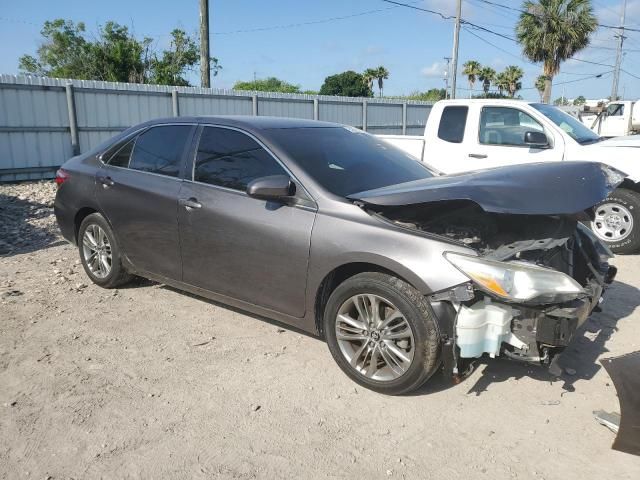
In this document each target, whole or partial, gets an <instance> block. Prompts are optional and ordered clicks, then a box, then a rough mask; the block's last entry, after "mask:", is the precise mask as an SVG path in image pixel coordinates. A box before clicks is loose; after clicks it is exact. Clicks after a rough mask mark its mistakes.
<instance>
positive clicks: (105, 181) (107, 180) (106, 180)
mask: <svg viewBox="0 0 640 480" xmlns="http://www.w3.org/2000/svg"><path fill="white" fill-rule="evenodd" d="M98 182H100V183H101V184H102V187H103V188H109V187H113V186H114V185H115V183H116V182H114V181H113V179H112V178H111V177H98Z"/></svg>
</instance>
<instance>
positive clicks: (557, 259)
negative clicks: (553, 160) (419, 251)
mask: <svg viewBox="0 0 640 480" xmlns="http://www.w3.org/2000/svg"><path fill="white" fill-rule="evenodd" d="M519 167H520V166H518V167H515V166H514V167H511V168H509V169H494V170H486V171H482V172H476V173H475V174H473V175H471V174H470V175H460V176H451V177H436V179H435V181H434V182H432V184H436V185H438V187H437V188H436V190H437V199H436V197H434V196H433V193H434V190H433V189H432V188H431V185H430V182H428V181H426V182H421V183H422V184H421V185H419V186H418V185H413V186H411V187H410V188H407V187H406V186H404V187H402V188H401V189H395V190H394V191H392V192H389V191H386V192H380V191H371V192H365V193H363V194H359V195H358V197H359V201H362V202H363V205H364V206H365V208H367V209H368V210H369V211H370V212H372V213H373V214H375V215H378V216H380V217H383V218H384V219H385V220H386V221H389V222H392V223H394V224H395V225H396V226H398V227H400V228H405V229H408V230H409V231H414V232H416V233H420V234H424V235H427V236H433V237H432V238H439V239H446V241H448V242H452V243H455V244H458V245H460V244H462V245H465V246H467V247H469V249H470V253H469V254H464V253H459V252H446V253H445V254H444V255H445V258H446V259H447V261H448V262H449V263H450V264H451V265H452V266H453V267H454V268H456V269H457V270H459V271H460V272H461V273H463V274H464V275H465V276H466V277H467V278H468V279H469V281H468V282H467V283H464V284H461V285H456V286H453V287H451V288H450V289H448V290H445V291H440V292H436V293H434V294H432V295H430V301H431V305H432V306H433V310H434V313H435V314H436V316H437V318H438V321H439V324H440V328H441V336H442V354H443V363H444V369H445V372H448V373H450V374H451V375H452V376H453V377H454V378H460V377H459V376H460V375H462V374H464V373H465V371H467V370H468V369H469V366H470V365H471V364H472V360H473V359H475V358H479V357H481V356H483V355H485V354H488V355H489V356H491V357H496V356H500V355H503V356H506V357H509V358H511V359H515V360H521V361H526V362H532V363H538V364H546V365H548V364H550V362H551V360H552V358H553V357H554V355H556V354H557V353H559V352H561V351H562V350H563V349H564V348H565V347H566V346H567V345H568V344H569V342H570V340H571V338H572V337H573V335H574V333H575V332H576V330H577V329H578V328H579V327H580V325H582V324H583V323H584V322H585V320H586V319H587V318H588V316H589V315H590V313H591V312H592V311H593V310H594V309H597V308H599V303H600V302H601V301H602V295H603V292H604V290H605V288H606V286H607V285H608V284H610V283H611V282H612V281H613V279H614V278H615V275H616V269H615V267H613V266H611V265H609V263H608V261H609V259H610V258H611V257H612V256H613V254H612V253H611V252H610V251H609V249H608V248H607V247H606V246H604V245H603V244H602V243H601V242H600V241H599V240H598V239H597V238H596V237H595V235H594V234H593V233H592V232H591V231H590V230H589V229H588V228H587V227H585V226H584V225H583V224H582V223H581V222H584V221H587V220H589V215H590V213H589V212H590V209H591V207H592V206H593V205H595V204H596V203H598V202H599V201H600V200H602V199H603V198H605V197H606V196H607V195H608V194H609V193H610V191H612V190H613V189H614V188H615V187H616V186H617V184H618V183H620V182H621V181H622V179H623V178H624V174H621V173H620V172H617V171H615V170H612V169H609V167H606V166H604V165H601V164H594V163H590V164H586V163H582V162H573V163H569V162H566V163H562V164H547V165H544V166H542V165H541V168H540V169H537V170H536V169H530V170H531V172H532V173H534V172H535V173H536V175H537V176H538V177H542V179H540V178H531V177H529V178H526V177H524V178H523V177H522V175H526V174H527V171H526V170H527V169H526V168H525V169H521V168H519ZM527 167H528V166H527ZM442 179H445V180H444V181H443V180H442ZM451 179H454V181H453V182H452V181H451ZM575 179H580V181H578V182H576V181H575ZM571 180H572V181H571ZM540 182H542V183H540ZM447 184H448V185H453V188H447ZM443 185H444V187H443ZM492 186H493V187H494V188H491V187H492ZM398 190H404V191H403V192H400V193H399V192H398ZM501 194H502V195H501ZM540 195H543V197H544V198H536V197H537V196H540ZM391 197H395V198H391ZM501 197H502V198H503V200H501ZM505 199H506V202H505V201H504V200H505ZM508 199H513V200H514V201H512V202H511V203H509V202H508Z"/></svg>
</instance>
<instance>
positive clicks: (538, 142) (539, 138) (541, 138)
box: [524, 131, 549, 148]
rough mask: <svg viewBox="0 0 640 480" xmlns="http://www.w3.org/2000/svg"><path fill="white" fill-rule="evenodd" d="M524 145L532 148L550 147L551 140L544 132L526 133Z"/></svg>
mask: <svg viewBox="0 0 640 480" xmlns="http://www.w3.org/2000/svg"><path fill="white" fill-rule="evenodd" d="M524 143H526V144H527V145H530V146H532V147H538V148H540V147H548V146H549V139H548V138H547V136H546V135H545V134H544V133H543V132H536V131H530V132H525V134H524Z"/></svg>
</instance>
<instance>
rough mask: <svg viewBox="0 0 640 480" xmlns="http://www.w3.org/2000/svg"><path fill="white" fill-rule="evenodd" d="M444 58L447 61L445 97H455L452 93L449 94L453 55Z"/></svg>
mask: <svg viewBox="0 0 640 480" xmlns="http://www.w3.org/2000/svg"><path fill="white" fill-rule="evenodd" d="M444 59H445V60H446V61H447V69H446V70H445V71H444V99H445V100H446V99H447V98H453V97H452V96H451V95H449V72H451V68H450V63H451V57H444Z"/></svg>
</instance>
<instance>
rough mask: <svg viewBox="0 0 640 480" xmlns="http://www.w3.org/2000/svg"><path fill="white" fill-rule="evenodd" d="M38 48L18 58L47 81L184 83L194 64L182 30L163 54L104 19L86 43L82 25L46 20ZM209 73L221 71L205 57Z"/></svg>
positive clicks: (194, 53) (194, 51) (195, 54)
mask: <svg viewBox="0 0 640 480" xmlns="http://www.w3.org/2000/svg"><path fill="white" fill-rule="evenodd" d="M41 34H42V36H43V37H44V42H43V44H42V45H41V46H40V47H39V48H38V50H37V58H36V57H33V56H31V55H23V56H22V57H20V61H19V68H20V70H21V71H23V72H25V73H29V74H32V75H41V76H49V77H63V78H77V79H90V80H105V81H113V82H133V83H158V84H163V85H188V84H189V82H188V81H187V79H186V78H185V76H186V74H187V73H188V71H189V70H191V69H193V68H195V66H196V65H197V64H198V61H199V56H200V51H199V47H198V45H197V43H196V42H195V41H194V39H192V38H191V37H190V36H189V35H187V34H186V33H185V32H184V31H183V30H180V29H175V30H173V31H172V32H171V44H170V47H169V48H168V49H166V50H162V51H155V50H153V49H152V45H153V40H152V39H150V38H144V39H142V40H138V39H136V38H135V37H134V36H133V35H132V34H131V33H130V32H129V29H128V28H127V27H126V26H123V25H120V24H118V23H116V22H112V21H108V22H107V23H105V24H104V26H102V27H100V28H99V29H98V31H97V32H96V34H95V35H93V38H95V39H94V40H89V39H88V38H87V34H86V31H85V26H84V24H83V23H82V22H79V23H74V22H72V21H70V20H63V19H57V20H52V21H46V22H45V23H44V27H43V29H42V31H41ZM210 61H211V63H212V71H213V75H214V76H215V75H217V73H218V71H219V70H220V69H221V68H222V67H221V66H220V65H219V63H218V60H217V59H216V58H211V59H210Z"/></svg>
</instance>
